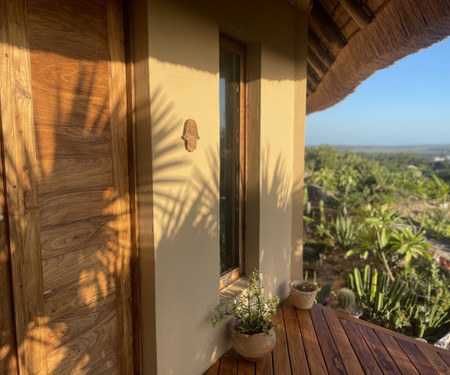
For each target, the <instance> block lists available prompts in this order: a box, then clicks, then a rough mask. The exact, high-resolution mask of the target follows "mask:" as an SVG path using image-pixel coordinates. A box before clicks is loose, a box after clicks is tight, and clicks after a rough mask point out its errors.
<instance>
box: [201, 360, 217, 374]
mask: <svg viewBox="0 0 450 375" xmlns="http://www.w3.org/2000/svg"><path fill="white" fill-rule="evenodd" d="M219 366H220V361H217V362H215V363H214V364H213V365H212V366H211V367H210V368H209V369H208V370H206V371H205V372H204V373H203V375H218V374H219Z"/></svg>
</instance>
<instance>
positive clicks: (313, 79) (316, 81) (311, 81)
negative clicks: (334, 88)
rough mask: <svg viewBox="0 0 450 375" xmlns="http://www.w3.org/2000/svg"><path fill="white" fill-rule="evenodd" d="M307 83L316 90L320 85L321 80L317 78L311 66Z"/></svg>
mask: <svg viewBox="0 0 450 375" xmlns="http://www.w3.org/2000/svg"><path fill="white" fill-rule="evenodd" d="M307 81H308V83H309V84H310V85H311V87H312V88H313V89H314V90H315V89H316V88H317V86H319V84H320V80H319V79H318V78H317V73H316V72H315V71H314V70H313V69H312V68H311V66H308V70H307Z"/></svg>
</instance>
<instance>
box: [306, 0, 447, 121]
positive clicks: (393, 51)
mask: <svg viewBox="0 0 450 375" xmlns="http://www.w3.org/2000/svg"><path fill="white" fill-rule="evenodd" d="M449 34H450V0H391V1H390V2H389V3H388V4H387V5H386V6H385V7H384V8H383V9H382V10H381V11H380V12H379V13H378V14H377V15H376V18H375V20H374V21H373V22H371V23H370V24H369V25H368V26H367V27H366V28H364V29H363V30H360V31H359V32H358V33H356V34H355V35H354V36H353V37H352V38H351V39H350V40H349V41H348V43H347V45H346V46H345V47H344V48H343V49H342V50H341V51H340V52H339V54H338V55H337V57H336V61H335V62H334V64H333V65H332V67H331V69H330V70H329V71H328V72H327V73H326V75H325V76H324V77H323V78H322V80H321V82H320V84H319V85H318V86H317V87H316V90H315V91H314V92H312V93H310V94H309V96H308V98H307V113H312V112H316V111H320V110H323V109H326V108H328V107H330V106H332V105H334V104H336V103H338V102H339V101H341V100H343V99H344V98H345V97H347V96H348V95H349V94H351V93H352V92H353V91H354V90H355V89H356V87H357V86H358V85H359V84H360V83H361V82H362V81H364V80H365V79H367V78H368V77H369V76H370V75H372V74H373V73H374V72H375V71H377V70H379V69H382V68H385V67H387V66H389V65H391V64H393V63H394V62H395V61H397V60H399V59H401V58H403V57H405V56H407V55H409V54H412V53H415V52H417V51H418V50H420V49H422V48H424V47H428V46H430V45H431V44H433V43H436V42H438V41H440V40H442V39H444V38H445V37H446V36H448V35H449ZM447 73H448V72H447Z"/></svg>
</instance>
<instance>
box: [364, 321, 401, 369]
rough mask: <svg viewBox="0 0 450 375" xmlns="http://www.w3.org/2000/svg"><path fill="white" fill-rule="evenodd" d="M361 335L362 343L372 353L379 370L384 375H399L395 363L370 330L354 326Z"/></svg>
mask: <svg viewBox="0 0 450 375" xmlns="http://www.w3.org/2000/svg"><path fill="white" fill-rule="evenodd" d="M356 326H357V328H358V330H359V331H360V332H361V335H362V336H363V337H364V341H365V342H366V344H367V346H368V347H369V349H370V351H371V352H372V353H373V357H374V358H375V360H376V361H377V362H378V365H379V366H380V368H381V370H382V371H383V372H384V373H385V374H398V375H399V374H400V371H399V370H398V368H397V366H396V365H395V362H394V361H393V360H392V357H391V356H390V355H389V353H388V352H387V350H386V348H385V347H384V345H383V343H382V342H381V341H380V340H379V338H378V337H377V335H376V334H375V332H374V331H373V329H372V328H369V327H366V326H364V325H360V324H356Z"/></svg>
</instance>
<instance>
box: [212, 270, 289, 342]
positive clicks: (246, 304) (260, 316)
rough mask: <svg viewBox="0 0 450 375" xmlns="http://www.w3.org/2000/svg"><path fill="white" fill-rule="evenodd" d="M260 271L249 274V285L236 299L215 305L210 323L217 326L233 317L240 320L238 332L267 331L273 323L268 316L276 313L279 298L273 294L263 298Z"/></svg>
mask: <svg viewBox="0 0 450 375" xmlns="http://www.w3.org/2000/svg"><path fill="white" fill-rule="evenodd" d="M260 274H261V272H260V271H258V270H255V271H253V272H252V274H251V275H250V276H249V279H250V285H249V288H248V290H246V291H244V292H243V293H242V294H241V295H240V296H239V297H238V298H237V299H235V300H234V301H232V302H228V303H226V304H225V305H223V306H220V305H219V306H217V307H216V315H215V316H214V318H213V319H212V321H211V323H212V325H213V327H217V326H218V325H219V324H220V323H221V322H222V321H223V320H225V319H226V318H228V317H231V316H233V317H235V318H236V319H238V320H239V321H240V323H239V325H238V326H237V327H236V329H237V330H238V331H239V332H240V333H246V334H253V333H262V332H264V333H269V331H270V329H271V328H273V327H274V324H273V323H272V322H271V321H270V318H271V317H272V316H273V315H275V314H276V312H277V306H278V304H279V303H280V299H279V298H278V297H277V296H275V297H272V298H264V296H263V292H262V290H263V287H262V286H261V285H260V282H259V279H260Z"/></svg>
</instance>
